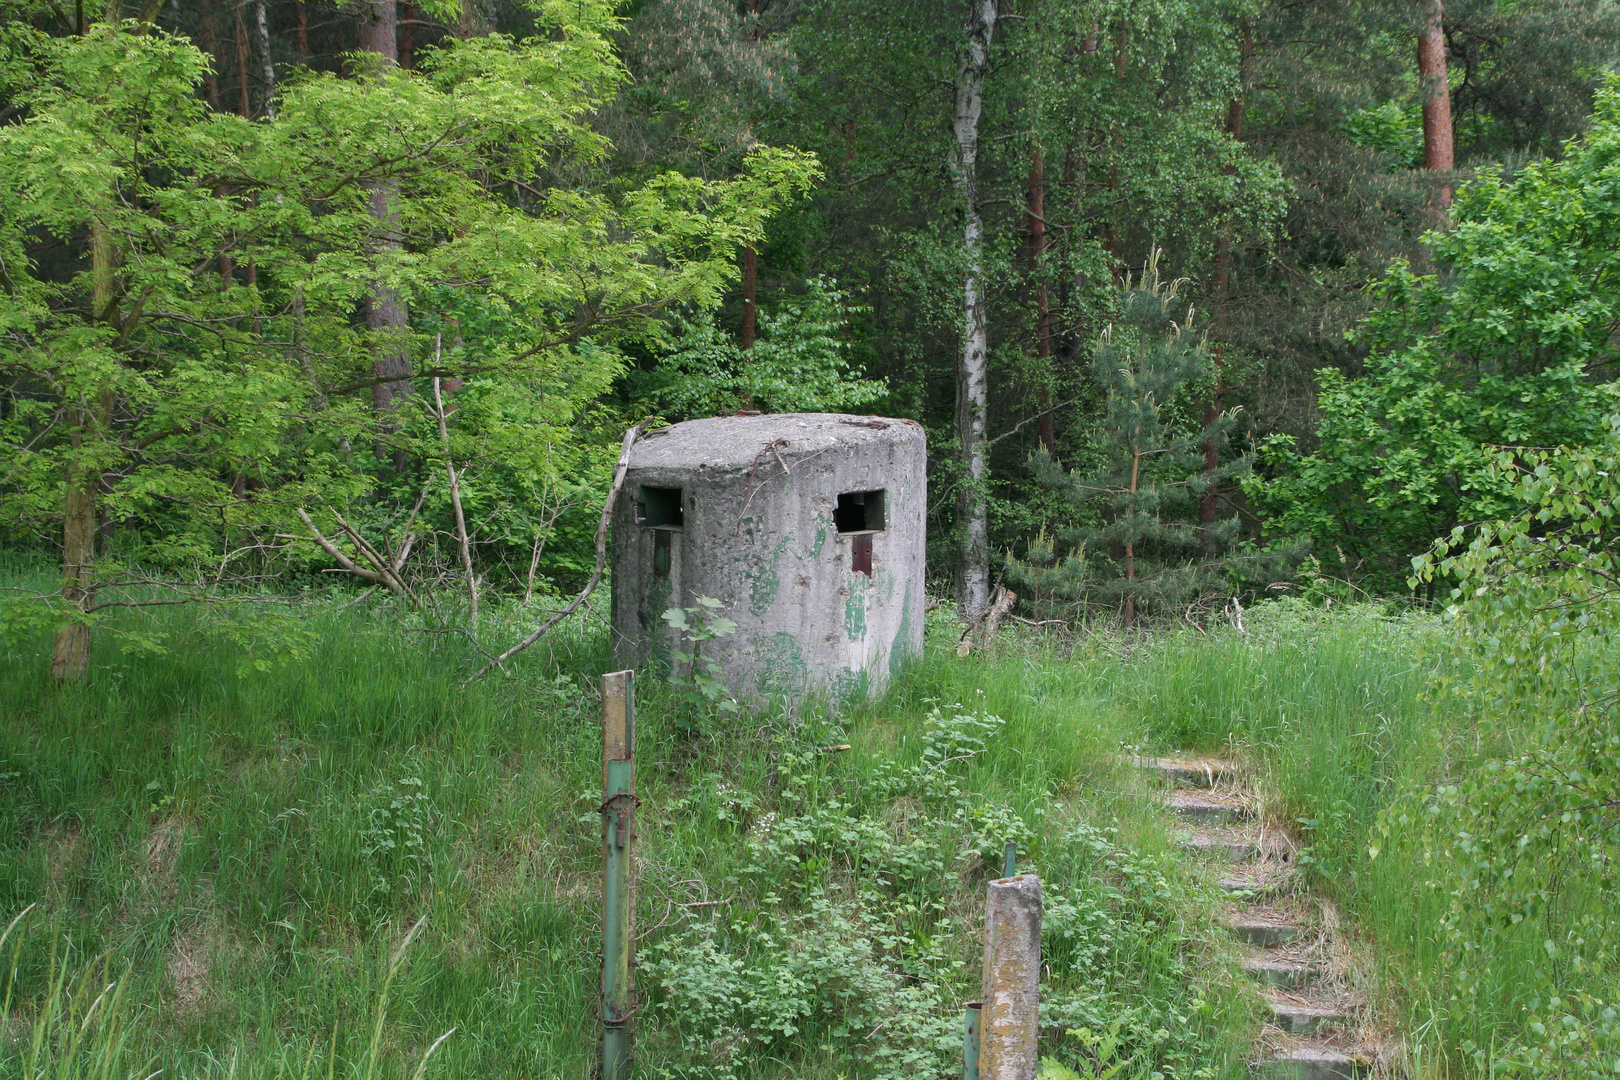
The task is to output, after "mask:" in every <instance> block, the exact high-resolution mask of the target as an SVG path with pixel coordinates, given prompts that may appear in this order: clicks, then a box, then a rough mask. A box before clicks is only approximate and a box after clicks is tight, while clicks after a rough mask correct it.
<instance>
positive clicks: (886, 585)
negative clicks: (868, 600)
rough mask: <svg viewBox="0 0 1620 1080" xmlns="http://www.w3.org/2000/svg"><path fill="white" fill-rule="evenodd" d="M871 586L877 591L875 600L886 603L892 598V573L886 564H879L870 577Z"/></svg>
mask: <svg viewBox="0 0 1620 1080" xmlns="http://www.w3.org/2000/svg"><path fill="white" fill-rule="evenodd" d="M872 586H873V588H874V590H875V591H876V593H877V601H878V603H880V604H887V603H888V602H889V601H890V600H893V599H894V573H893V571H891V570H890V569H889V568H888V567H886V566H880V567H878V568H877V570H876V571H875V572H874V574H873V577H872Z"/></svg>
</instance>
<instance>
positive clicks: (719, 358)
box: [653, 278, 887, 419]
mask: <svg viewBox="0 0 1620 1080" xmlns="http://www.w3.org/2000/svg"><path fill="white" fill-rule="evenodd" d="M853 314H855V312H853V311H852V310H851V308H850V305H849V302H848V300H847V298H846V297H845V295H844V293H843V292H841V291H840V290H839V289H837V288H836V287H835V286H834V284H833V283H832V282H829V281H826V280H825V279H819V278H818V279H816V280H814V281H811V282H810V288H809V291H808V293H807V294H806V295H805V296H804V297H802V298H798V299H796V300H795V299H788V300H784V301H783V302H782V303H781V304H780V305H779V306H778V309H777V310H776V311H775V312H768V313H766V315H765V317H764V319H763V320H762V327H761V329H762V330H763V331H764V333H763V336H762V337H761V338H760V339H759V340H758V341H756V342H755V343H754V345H753V347H752V348H748V349H744V348H742V347H741V346H739V345H738V344H736V343H735V342H734V341H733V340H732V339H731V337H730V335H728V334H726V333H724V332H723V331H722V330H721V329H720V328H719V327H718V326H717V325H716V324H715V321H714V317H713V315H712V314H710V313H701V314H699V315H697V316H696V317H695V318H694V319H692V320H691V321H689V322H686V323H684V324H682V326H681V327H680V331H679V333H678V335H677V336H676V337H675V339H674V340H673V342H672V343H671V345H672V351H670V352H669V353H667V354H665V355H664V356H663V357H662V359H660V360H659V364H658V370H657V372H655V379H656V380H657V383H658V388H657V389H655V390H654V391H653V394H654V399H655V400H656V401H658V402H659V403H660V405H661V406H662V408H663V409H664V411H665V412H666V413H667V414H668V415H670V416H671V417H673V418H676V419H687V418H689V417H694V416H719V415H724V414H726V413H730V412H733V411H735V410H737V409H759V410H762V411H764V412H834V411H839V410H842V409H853V408H859V407H860V406H863V405H871V404H873V403H874V402H877V401H880V400H882V399H883V398H884V397H885V396H886V394H887V389H886V388H885V386H884V385H883V383H881V382H878V381H874V380H870V379H861V378H857V377H856V375H855V373H854V371H853V370H852V366H851V363H850V358H849V354H850V336H851V335H850V326H849V320H850V317H851V315H853Z"/></svg>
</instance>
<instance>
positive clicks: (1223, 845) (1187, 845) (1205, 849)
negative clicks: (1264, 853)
mask: <svg viewBox="0 0 1620 1080" xmlns="http://www.w3.org/2000/svg"><path fill="white" fill-rule="evenodd" d="M1177 846H1178V847H1180V848H1181V849H1182V850H1183V851H1188V852H1191V853H1192V854H1194V855H1212V856H1215V857H1217V858H1221V859H1225V860H1226V861H1227V862H1248V861H1249V860H1250V859H1252V858H1254V857H1255V856H1256V855H1258V854H1260V848H1259V847H1258V846H1257V845H1255V844H1251V843H1249V842H1248V841H1247V840H1230V839H1227V838H1225V837H1220V836H1191V837H1188V838H1187V839H1185V840H1183V841H1181V842H1180V843H1179V844H1178V845H1177Z"/></svg>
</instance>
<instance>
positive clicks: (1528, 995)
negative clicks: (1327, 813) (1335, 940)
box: [1381, 416, 1620, 1075]
mask: <svg viewBox="0 0 1620 1080" xmlns="http://www.w3.org/2000/svg"><path fill="white" fill-rule="evenodd" d="M1606 429H1607V430H1606V431H1605V435H1604V438H1603V439H1602V441H1601V442H1599V443H1597V444H1596V445H1594V446H1592V447H1589V448H1581V449H1567V448H1566V449H1560V450H1520V451H1518V452H1516V453H1515V452H1499V453H1498V454H1496V455H1495V456H1494V457H1493V460H1492V467H1493V468H1495V469H1496V470H1497V471H1498V473H1499V474H1500V476H1501V478H1502V481H1503V482H1504V483H1506V484H1510V485H1511V486H1512V487H1513V489H1514V491H1515V493H1516V495H1517V497H1518V501H1519V503H1520V505H1523V506H1525V507H1526V509H1525V510H1523V511H1522V512H1520V513H1518V514H1516V515H1514V516H1513V517H1511V518H1507V519H1504V520H1498V521H1494V522H1488V523H1485V524H1482V525H1479V526H1475V527H1472V528H1464V527H1460V526H1459V527H1458V528H1457V529H1455V530H1453V532H1452V533H1451V534H1450V536H1449V537H1447V538H1445V539H1443V540H1441V541H1439V542H1438V543H1437V544H1436V545H1435V547H1434V549H1433V550H1432V551H1430V552H1429V553H1428V554H1426V555H1424V556H1423V557H1421V558H1419V559H1416V560H1414V567H1415V571H1416V574H1417V577H1418V578H1419V579H1420V580H1433V579H1435V578H1437V577H1440V576H1445V577H1448V578H1451V579H1453V580H1455V581H1456V582H1457V586H1456V588H1455V589H1454V590H1453V591H1452V593H1451V603H1450V604H1449V605H1448V608H1447V615H1448V618H1449V619H1450V621H1451V622H1452V625H1453V626H1454V627H1455V630H1456V632H1457V635H1458V638H1459V645H1460V647H1461V648H1463V649H1465V650H1466V651H1467V654H1468V655H1469V656H1470V657H1472V658H1474V660H1475V661H1476V666H1475V667H1474V669H1473V670H1472V671H1471V672H1470V673H1469V677H1468V678H1467V679H1465V680H1459V681H1456V682H1454V683H1452V684H1450V685H1447V686H1445V687H1442V689H1443V690H1444V691H1446V692H1449V693H1452V694H1454V695H1456V696H1457V697H1458V698H1459V699H1460V700H1462V701H1464V702H1467V703H1468V704H1469V706H1470V707H1471V708H1472V709H1474V710H1477V712H1478V714H1479V716H1480V717H1481V720H1482V722H1483V723H1484V724H1486V725H1490V726H1493V727H1496V728H1497V729H1498V733H1497V740H1498V741H1499V742H1500V743H1501V744H1502V745H1503V746H1504V747H1505V748H1508V749H1510V750H1511V751H1512V752H1511V753H1510V754H1509V755H1508V756H1504V757H1500V758H1496V759H1493V760H1490V761H1488V762H1486V763H1485V766H1484V767H1483V768H1480V769H1477V770H1475V771H1473V772H1472V773H1471V774H1469V775H1467V776H1465V777H1463V778H1461V779H1459V780H1457V781H1455V782H1453V783H1451V784H1448V785H1446V786H1443V787H1441V788H1440V789H1439V791H1438V792H1437V793H1435V794H1433V795H1429V794H1427V793H1414V794H1413V795H1412V797H1411V798H1410V799H1409V800H1408V801H1406V802H1404V803H1402V804H1399V805H1397V806H1395V807H1392V808H1391V809H1390V810H1388V811H1387V812H1386V813H1385V815H1384V817H1383V819H1382V820H1381V826H1382V831H1383V836H1384V842H1386V843H1387V842H1389V841H1390V839H1391V837H1392V834H1398V833H1404V832H1416V833H1417V834H1418V835H1417V837H1415V838H1413V840H1412V841H1411V842H1413V843H1417V844H1419V845H1421V849H1422V851H1423V855H1424V859H1425V861H1426V862H1428V863H1431V864H1433V865H1434V866H1435V867H1436V870H1435V881H1434V883H1433V885H1432V887H1434V888H1436V889H1439V890H1442V891H1443V894H1444V896H1445V897H1446V900H1447V901H1448V903H1447V906H1446V909H1445V911H1444V914H1443V916H1442V917H1441V919H1440V925H1439V927H1438V930H1439V933H1440V934H1441V936H1442V940H1443V942H1444V945H1445V950H1446V960H1447V969H1446V973H1445V974H1446V977H1447V981H1448V983H1449V984H1450V989H1451V991H1452V993H1453V994H1454V995H1455V997H1456V999H1457V1001H1458V1003H1459V1006H1458V1007H1459V1008H1460V1009H1463V1010H1467V1009H1469V1008H1470V1007H1471V1006H1470V1003H1471V1002H1472V1001H1473V1000H1474V999H1476V998H1477V997H1478V996H1479V995H1480V993H1481V990H1482V988H1489V987H1490V983H1489V982H1488V980H1487V974H1488V972H1489V970H1490V968H1492V967H1493V966H1494V965H1495V964H1497V963H1500V962H1501V958H1502V956H1503V955H1504V954H1509V953H1511V952H1512V951H1513V950H1514V948H1515V946H1520V947H1521V948H1520V949H1519V955H1521V956H1522V955H1523V953H1524V951H1525V950H1523V948H1522V946H1524V945H1534V946H1538V947H1539V950H1538V951H1539V955H1537V956H1536V959H1535V962H1534V963H1533V964H1532V965H1530V966H1528V967H1525V968H1523V969H1521V970H1520V973H1519V975H1520V980H1519V987H1518V997H1519V998H1520V1000H1521V1002H1523V1006H1524V1007H1526V1008H1528V1010H1529V1011H1531V1012H1532V1013H1535V1014H1538V1019H1536V1020H1535V1021H1534V1022H1533V1023H1531V1024H1529V1025H1528V1030H1526V1031H1525V1032H1524V1033H1523V1034H1522V1035H1520V1036H1519V1037H1518V1039H1516V1040H1515V1042H1516V1044H1517V1045H1516V1047H1515V1048H1513V1049H1510V1050H1509V1052H1508V1056H1509V1057H1518V1056H1519V1055H1520V1054H1522V1055H1523V1058H1522V1064H1523V1065H1524V1068H1525V1070H1526V1072H1527V1074H1529V1075H1567V1074H1569V1073H1568V1070H1575V1071H1581V1070H1585V1071H1586V1072H1588V1073H1590V1074H1591V1075H1597V1074H1599V1073H1602V1072H1604V1071H1606V1070H1608V1069H1609V1068H1610V1067H1611V1065H1612V1062H1613V1061H1614V1059H1615V1054H1616V1053H1617V1052H1620V1030H1617V1029H1616V1026H1615V1024H1614V1022H1613V1017H1614V1014H1613V1011H1612V1009H1608V1008H1607V1006H1606V1005H1605V1004H1604V1002H1603V1001H1601V1000H1594V999H1593V998H1592V993H1591V991H1590V990H1589V989H1587V988H1592V987H1605V986H1606V987H1609V988H1611V989H1612V987H1613V986H1615V985H1617V981H1620V936H1617V931H1620V911H1617V910H1616V908H1615V905H1614V897H1615V895H1616V892H1615V889H1616V884H1617V882H1616V880H1615V876H1614V874H1615V871H1614V867H1615V865H1616V862H1617V860H1620V814H1617V813H1616V808H1617V807H1620V725H1617V722H1616V721H1617V718H1620V714H1617V711H1616V704H1617V699H1616V694H1615V686H1616V685H1617V682H1620V648H1617V647H1616V645H1617V637H1620V602H1617V601H1620V593H1617V581H1620V518H1617V515H1620V416H1616V417H1610V418H1609V420H1608V422H1607V424H1606ZM1530 717H1534V718H1535V719H1534V720H1530V719H1528V718H1530ZM1577 991H1584V993H1577ZM1598 992H1599V993H1603V991H1602V990H1598ZM1565 999H1572V1000H1569V1001H1567V1003H1566V1000H1565ZM1549 1021H1550V1022H1549Z"/></svg>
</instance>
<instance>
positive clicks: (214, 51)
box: [203, 7, 220, 112]
mask: <svg viewBox="0 0 1620 1080" xmlns="http://www.w3.org/2000/svg"><path fill="white" fill-rule="evenodd" d="M203 51H205V52H206V53H208V59H209V60H210V61H212V63H210V64H209V65H208V72H207V74H205V75H204V76H203V93H204V95H205V96H206V97H207V98H208V105H209V108H211V109H213V110H214V111H215V112H219V111H220V108H219V36H218V35H217V34H216V33H215V32H214V9H213V8H212V7H205V8H204V9H203Z"/></svg>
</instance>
